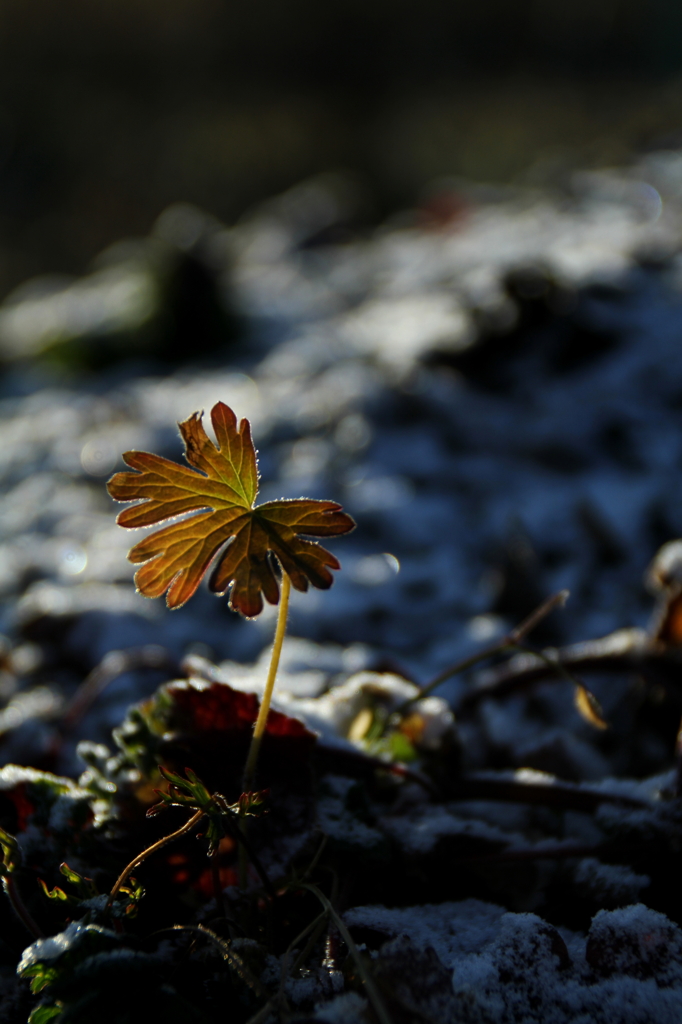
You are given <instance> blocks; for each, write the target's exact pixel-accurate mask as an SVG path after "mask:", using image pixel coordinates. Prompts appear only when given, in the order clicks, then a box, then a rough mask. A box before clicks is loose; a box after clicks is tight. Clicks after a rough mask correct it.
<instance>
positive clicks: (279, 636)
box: [242, 571, 291, 793]
mask: <svg viewBox="0 0 682 1024" xmlns="http://www.w3.org/2000/svg"><path fill="white" fill-rule="evenodd" d="M290 592H291V580H290V579H289V576H288V574H287V573H286V572H284V571H283V572H282V593H281V595H280V599H279V612H278V614H277V629H276V630H275V641H274V643H273V645H272V655H271V657H270V670H269V672H268V678H267V682H266V683H265V690H264V691H263V699H262V700H261V702H260V709H259V711H258V718H257V719H256V724H255V726H254V728H253V736H252V737H251V746H250V748H249V756H248V757H247V759H246V767H245V768H244V781H243V783H242V789H243V791H244V792H245V793H248V792H249V791H250V790H251V788H252V786H253V779H254V776H255V774H256V764H257V763H258V753H259V751H260V745H261V741H262V739H263V734H264V732H265V726H266V724H267V721H268V712H269V711H270V701H271V700H272V691H273V690H274V688H275V679H276V678H277V669H278V668H279V659H280V655H281V653H282V642H283V640H284V634H285V633H286V630H287V613H288V611H289V594H290Z"/></svg>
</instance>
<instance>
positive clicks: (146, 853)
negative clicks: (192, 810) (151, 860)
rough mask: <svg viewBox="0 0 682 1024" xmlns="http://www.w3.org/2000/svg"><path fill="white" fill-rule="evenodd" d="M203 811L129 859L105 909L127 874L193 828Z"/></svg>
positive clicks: (109, 906) (109, 905)
mask: <svg viewBox="0 0 682 1024" xmlns="http://www.w3.org/2000/svg"><path fill="white" fill-rule="evenodd" d="M204 813H205V812H204V811H203V810H199V811H197V812H196V814H193V815H192V817H191V818H190V819H189V821H186V822H185V824H184V825H183V826H182V828H179V829H177V830H176V831H175V832H171V834H170V835H168V836H164V837H163V839H158V840H157V841H156V842H155V843H152V845H151V846H148V847H147V849H146V850H143V851H142V853H138V855H137V857H135V858H134V860H131V862H130V864H128V866H127V867H125V868H124V869H123V871H122V872H121V874H120V875H119V876H118V878H117V879H116V881H115V883H114V887H113V889H112V890H111V892H110V893H109V899H108V900H107V905H106V909H107V910H110V909H111V905H112V903H113V902H114V899H115V898H116V894H117V892H118V891H119V889H120V888H121V886H122V885H123V884H124V882H125V881H126V879H127V878H128V876H129V875H131V874H132V872H133V871H134V870H135V868H137V867H139V866H140V864H142V862H143V861H145V860H146V859H147V857H151V855H152V854H153V853H156V851H157V850H160V849H161V848H162V847H163V846H165V845H166V843H170V842H172V841H173V839H178V838H179V837H180V836H184V835H185V833H186V832H189V831H190V829H192V828H194V826H195V825H198V824H199V822H200V821H201V819H202V818H203V816H204Z"/></svg>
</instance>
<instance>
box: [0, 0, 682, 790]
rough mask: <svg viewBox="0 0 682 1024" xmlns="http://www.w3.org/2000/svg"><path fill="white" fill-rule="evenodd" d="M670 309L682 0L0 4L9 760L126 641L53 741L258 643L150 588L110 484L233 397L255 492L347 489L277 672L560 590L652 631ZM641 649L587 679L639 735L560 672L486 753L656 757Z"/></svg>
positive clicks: (676, 437)
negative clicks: (134, 452)
mask: <svg viewBox="0 0 682 1024" xmlns="http://www.w3.org/2000/svg"><path fill="white" fill-rule="evenodd" d="M681 341H682V8H681V7H680V5H679V4H676V3H674V2H673V0H650V2H648V3H644V2H643V0H574V2H572V3H565V2H559V0H479V2H477V3H475V4H465V3H460V2H452V0H451V2H449V3H444V2H441V0H422V2H421V3H416V2H414V0H395V2H394V3H391V4H389V3H387V2H386V0H363V2H359V0H328V2H326V3H313V2H312V0H290V2H288V3H286V4H285V3H275V2H273V0H253V2H251V3H249V4H241V5H239V4H236V3H226V2H224V0H166V2H164V3H163V4H162V3H160V2H158V0H97V3H90V2H86V0H61V2H59V3H57V2H55V0H30V2H26V0H21V2H20V0H0V488H1V491H0V634H2V635H1V636H0V704H3V703H4V706H3V707H0V748H1V749H0V758H2V759H5V760H15V761H17V762H19V763H32V764H48V763H49V764H52V763H54V757H53V753H54V750H55V749H57V747H55V742H56V741H55V739H54V736H55V729H57V730H58V729H59V728H61V727H60V726H58V725H55V723H58V722H59V721H60V716H61V715H63V714H65V713H66V712H65V711H64V708H65V707H66V706H67V704H66V702H68V700H69V699H70V698H71V697H73V695H74V694H76V693H77V692H78V687H79V686H81V685H85V684H83V680H84V679H85V678H87V677H88V673H90V672H91V671H93V670H95V671H97V670H96V666H98V665H99V664H100V663H101V662H102V659H103V658H104V659H106V658H107V657H108V655H109V654H110V653H111V652H112V651H116V650H122V649H130V648H134V649H135V650H136V651H138V654H136V655H135V657H134V658H133V660H132V662H131V663H130V665H133V667H130V665H129V668H128V669H126V668H125V666H124V669H123V670H121V671H119V670H117V671H116V672H114V673H113V675H112V676H111V678H110V679H109V682H108V683H107V684H106V692H103V693H102V694H101V695H99V696H97V700H96V701H95V704H94V708H95V710H94V711H93V712H92V715H91V716H90V717H88V716H85V718H84V719H83V721H82V722H80V724H79V726H78V730H80V731H78V730H76V729H75V727H74V730H73V735H71V739H70V740H69V744H67V745H66V746H65V747H64V748H63V749H64V754H63V759H62V762H60V764H61V768H60V770H64V771H67V770H68V771H76V770H77V762H76V760H75V755H74V746H75V742H76V740H77V739H78V738H84V737H85V738H97V739H98V740H101V741H102V742H108V737H109V734H110V730H111V728H112V727H113V726H115V725H116V724H117V723H118V722H120V720H121V718H122V717H123V715H124V713H125V710H126V708H127V707H128V705H129V704H130V703H131V702H132V701H134V700H137V699H139V698H140V696H142V695H144V694H145V693H146V694H149V693H150V692H152V690H153V689H154V687H155V686H156V685H157V684H158V683H159V682H160V681H161V680H162V679H163V678H165V675H164V673H165V674H166V675H167V673H168V671H169V669H168V668H167V667H162V668H159V665H162V666H168V665H169V664H172V665H175V664H176V663H177V659H179V658H182V657H183V655H185V654H186V653H187V652H188V651H190V652H194V653H196V652H197V651H198V652H199V653H203V654H204V655H205V656H207V657H210V658H213V659H215V660H216V661H221V660H224V659H228V661H229V662H230V665H229V668H228V669H226V671H228V673H232V675H233V676H234V674H235V672H236V671H237V670H236V669H235V667H234V663H235V662H240V663H245V662H254V663H255V664H256V668H255V669H254V671H255V672H256V674H258V673H259V672H261V670H263V665H264V662H263V661H262V660H261V661H258V660H257V659H258V657H259V654H260V652H261V650H263V649H264V648H267V646H268V645H269V643H270V639H271V634H272V628H273V622H272V616H273V614H274V609H272V608H270V607H268V608H267V609H266V611H265V612H264V613H263V615H262V616H261V617H260V618H259V619H258V621H257V622H256V623H253V622H245V621H243V620H240V619H238V617H237V616H236V615H234V614H233V613H231V612H229V610H228V608H227V600H226V599H225V598H222V599H216V598H215V597H214V596H213V595H210V594H209V593H208V592H207V590H206V588H205V587H203V588H202V589H201V590H200V592H199V593H198V594H197V595H196V597H194V598H193V599H192V601H191V602H189V603H188V604H187V605H186V606H185V607H184V608H182V609H181V610H180V611H178V612H174V613H169V612H167V611H166V609H165V607H164V605H163V603H162V601H150V600H147V599H144V598H142V597H141V596H140V595H139V594H137V593H136V592H135V590H134V587H133V583H132V576H133V567H132V566H131V565H130V563H129V562H127V560H126V552H127V550H128V549H129V547H130V546H131V545H132V543H134V541H135V540H137V539H139V538H138V536H137V535H133V536H131V535H130V534H129V532H128V531H126V530H122V529H120V528H119V527H117V526H116V525H115V513H116V511H117V510H118V509H117V508H116V507H115V503H114V502H113V501H111V500H110V499H109V497H108V495H107V492H106V489H105V483H106V480H107V478H108V477H109V475H110V474H111V473H112V472H114V471H115V470H116V469H117V468H121V467H122V462H121V453H122V452H124V451H126V450H129V449H131V448H137V449H142V450H147V451H150V450H152V451H155V452H158V453H159V454H162V455H165V456H167V457H169V458H172V459H176V460H178V459H181V458H182V450H181V445H180V443H179V439H178V434H177V426H176V425H177V422H178V421H179V420H182V419H185V418H186V417H187V416H189V415H191V413H192V412H194V411H195V410H201V409H204V410H206V411H207V412H208V410H210V408H211V406H212V405H213V403H214V402H216V401H218V400H222V401H225V402H227V403H228V404H230V405H232V406H233V407H234V409H235V411H236V412H237V414H238V415H239V416H247V417H248V418H249V419H250V420H251V422H252V425H253V429H254V436H255V438H256V443H257V446H258V448H259V451H260V470H261V474H262V480H261V483H262V495H263V497H264V498H265V499H269V498H277V497H281V496H285V497H298V496H300V495H307V496H310V497H317V498H332V499H335V500H338V501H340V502H342V503H343V505H344V507H346V508H347V509H348V511H349V512H350V513H351V514H352V515H353V517H354V518H355V519H356V521H357V523H358V529H357V530H356V531H355V532H354V533H353V534H352V535H351V536H349V537H348V538H341V539H340V540H339V542H338V544H333V545H331V547H332V548H333V550H334V552H335V554H338V556H339V557H340V559H341V561H342V564H343V570H342V572H340V573H338V574H337V577H336V580H335V583H334V586H333V587H332V589H331V590H330V591H329V592H328V593H321V592H318V591H314V592H312V593H309V594H306V595H301V594H296V595H295V596H294V600H293V604H292V612H291V633H292V637H293V638H294V639H293V640H292V643H293V646H292V647H291V648H290V652H292V653H291V657H289V656H287V657H289V660H288V661H287V666H288V667H287V672H289V674H290V676H291V677H292V678H293V677H294V676H296V673H297V672H298V671H299V670H301V671H304V672H317V673H318V676H316V678H318V681H319V678H321V676H319V673H320V672H322V673H323V675H324V673H332V675H334V678H335V679H337V681H338V680H339V679H341V677H342V676H343V674H344V673H347V672H350V671H352V670H353V669H354V668H355V669H357V668H361V667H363V666H365V667H366V666H384V667H386V666H389V667H392V668H397V669H398V670H399V671H401V672H404V673H407V674H408V675H409V676H411V677H412V678H414V679H416V680H418V681H420V682H425V681H426V680H428V679H429V678H430V677H432V676H433V675H435V674H436V673H438V672H440V671H441V670H442V669H443V668H444V667H445V666H447V665H448V664H450V663H452V662H453V661H454V660H456V659H457V658H459V657H461V656H463V655H467V654H468V653H470V652H471V651H472V650H474V649H476V648H477V646H479V645H480V644H482V643H485V642H487V641H490V640H492V639H495V638H496V637H500V636H501V635H502V634H503V632H504V630H505V629H508V628H509V627H511V625H513V624H514V623H516V622H519V621H520V620H521V619H522V618H523V617H524V616H526V615H527V614H529V613H530V612H531V610H532V609H533V608H534V607H536V606H537V605H538V604H539V602H540V601H542V600H543V599H544V598H545V597H546V596H547V595H548V594H550V593H552V592H554V591H556V590H558V589H560V588H568V589H570V590H571V593H572V596H571V600H570V602H569V605H568V606H567V608H566V610H565V611H563V612H562V613H561V614H559V613H558V612H557V613H555V614H554V615H553V616H552V617H551V618H550V619H548V620H547V622H545V623H543V627H542V630H540V631H538V634H537V637H536V639H537V640H538V642H545V643H553V644H557V645H561V644H568V643H571V642H573V641H581V640H585V639H588V638H594V637H599V636H604V635H605V634H609V633H610V632H611V631H613V630H616V629H619V628H621V627H635V628H636V629H638V630H640V631H645V630H646V629H647V628H649V626H648V624H649V622H650V620H651V615H652V609H653V606H654V604H655V600H656V595H655V594H652V593H651V592H650V588H649V589H647V586H646V585H645V582H644V575H645V571H646V568H647V565H648V564H649V563H650V562H651V559H652V558H653V557H654V555H655V553H656V551H657V549H658V548H659V547H660V546H661V545H663V544H665V543H667V542H669V541H672V540H674V539H675V538H677V537H680V536H681V535H682V474H681V473H680V468H681V467H682V344H681ZM678 555H679V551H678ZM676 557H677V556H676ZM681 557H682V556H681ZM673 562H674V559H673ZM666 564H667V563H666ZM673 570H674V571H673ZM675 573H679V575H678V576H676V575H675ZM666 574H667V575H666ZM664 576H665V579H664V578H663V577H664ZM680 578H682V570H680V569H679V566H678V564H677V563H676V562H675V565H674V566H673V569H670V568H669V570H668V569H666V572H665V573H663V574H661V573H660V572H659V573H657V574H654V583H653V587H654V590H656V587H658V600H659V603H660V601H661V600H663V598H665V597H666V595H667V597H670V593H672V590H674V588H675V587H677V586H678V584H679V579H680ZM657 581H658V582H657ZM666 588H668V589H667V590H666ZM669 591H670V593H669ZM663 592H665V593H663ZM652 635H653V634H651V633H643V632H640V633H637V634H634V633H633V634H628V637H630V639H632V637H635V640H636V638H637V636H638V637H639V638H640V640H642V637H644V640H642V642H643V643H648V642H649V640H650V639H651V637H652ZM628 642H629V641H628ZM633 642H634V640H633ZM637 642H639V641H637ZM149 645H152V648H153V649H152V650H151V653H149V651H148V650H147V648H149ZM159 649H161V653H159ZM140 650H142V652H143V653H142V655H139V651H140ZM144 651H147V654H145V653H144ZM138 655H139V656H138ZM136 658H137V661H136V660H135V659H136ZM145 658H146V659H147V660H146V661H145ZM140 659H141V661H140ZM159 659H160V660H159ZM117 664H118V662H117ZM125 664H126V665H128V662H126V663H125ZM134 665H137V668H135V667H134ZM3 666H4V667H3ZM325 666H326V667H325ZM119 667H120V666H119ZM96 678H99V677H96ZM107 678H109V677H107ZM306 678H308V677H306ZM631 684H632V680H631V678H630V677H629V676H627V675H625V676H623V675H621V677H620V681H619V682H618V685H617V686H615V685H613V684H612V681H609V682H608V684H607V683H605V682H604V680H603V679H602V680H601V681H600V680H599V679H597V680H596V681H595V682H594V688H595V692H596V693H597V694H598V696H599V698H600V699H601V700H602V702H603V704H604V709H605V713H606V714H607V716H608V715H610V714H611V713H612V712H613V713H614V714H615V713H616V710H617V708H618V707H620V704H619V701H621V699H624V697H623V695H629V696H628V700H630V698H632V699H631V700H630V704H629V705H628V707H629V709H630V710H629V711H628V715H630V716H631V717H630V718H628V717H627V716H626V718H625V719H624V720H623V722H624V724H623V727H622V730H621V735H622V736H623V737H628V736H629V735H630V730H631V725H632V722H633V721H634V720H635V718H636V717H637V716H639V719H638V721H639V722H640V724H641V722H643V720H644V712H643V711H642V707H643V706H645V705H646V706H647V707H649V710H650V711H651V717H652V724H651V729H650V730H649V732H647V731H646V730H643V731H642V733H641V736H642V739H641V743H639V741H638V743H639V746H637V745H635V746H634V747H632V748H630V747H627V750H626V747H623V748H622V749H621V748H620V747H618V745H617V744H616V745H615V746H613V751H615V753H613V751H611V748H608V743H609V742H611V741H610V739H609V737H610V736H611V734H610V733H609V734H605V735H607V738H606V740H599V739H598V738H597V739H595V736H594V735H592V733H590V729H592V731H593V732H594V730H593V727H592V726H590V725H589V724H586V723H585V722H583V721H582V720H581V719H580V716H579V715H578V712H577V711H576V710H575V708H574V707H573V704H572V703H571V702H572V697H571V695H570V693H568V695H567V696H566V694H564V696H562V697H561V699H560V700H559V701H558V703H556V702H555V703H552V701H550V702H549V703H548V704H547V706H546V707H545V706H544V705H543V708H544V710H543V708H540V710H538V708H539V705H534V704H532V701H531V702H530V703H528V705H527V706H526V705H523V710H522V711H521V710H519V711H518V715H519V718H518V722H516V724H514V722H512V721H511V719H509V720H507V719H504V720H503V718H502V717H499V716H498V717H495V715H493V716H492V717H490V719H489V721H488V719H486V722H487V724H486V725H485V728H484V727H483V726H481V728H482V729H483V732H484V733H485V735H486V736H487V737H488V738H487V739H485V743H484V742H483V740H481V743H483V746H482V747H481V748H480V749H481V750H483V749H484V747H485V744H487V743H490V744H491V745H492V747H495V749H497V747H496V746H495V745H496V744H497V745H499V744H500V743H503V742H504V744H507V738H508V737H510V736H514V737H516V739H518V742H519V744H520V746H519V748H518V750H517V751H516V752H514V753H513V754H512V753H507V754H505V755H504V758H503V761H504V763H510V764H512V763H513V764H517V765H522V766H531V767H536V768H541V769H546V770H549V771H557V772H559V773H560V774H561V773H563V774H564V775H565V776H566V777H570V778H581V777H595V778H596V777H599V776H600V775H603V774H605V773H607V772H608V771H609V770H613V771H616V770H618V771H620V770H627V771H631V772H635V773H641V772H645V771H654V770H659V769H660V767H661V766H662V765H665V764H667V761H666V759H667V758H668V757H669V756H670V752H671V750H672V747H673V745H674V732H675V730H676V729H677V722H678V721H679V717H680V713H682V702H681V701H680V699H679V695H678V696H677V697H675V699H674V700H672V699H671V702H668V703H666V701H664V700H661V701H659V704H656V705H655V707H654V703H655V702H654V703H652V701H653V697H651V693H650V692H649V691H648V690H643V689H642V688H641V687H640V689H639V690H638V689H637V688H636V686H635V687H634V689H633V685H634V684H632V685H631ZM98 685H99V684H98ZM291 685H293V684H291ZM302 685H303V684H302ZM306 685H307V684H306ZM320 685H321V684H320ZM466 686H468V683H466V684H462V683H460V681H455V682H454V683H453V684H447V686H446V690H445V691H444V692H446V694H447V695H448V696H449V698H450V699H451V700H452V701H453V702H454V703H455V705H456V702H457V700H458V699H459V698H460V697H462V694H463V693H464V689H466ZM448 687H449V688H448ZM463 687H464V689H463ZM619 687H620V688H619ZM86 689H87V687H86ZM554 689H555V690H556V687H555V688H554ZM659 690H660V687H659ZM88 692H89V691H88ZM311 692H312V691H311ZM556 692H559V691H558V690H556ZM652 692H653V691H652ZM633 694H634V696H633ZM659 696H660V693H659ZM650 698H651V699H650ZM79 699H80V698H79ZM562 701H563V703H562ZM566 701H568V703H566ZM647 702H648V703H647ZM649 705H650V706H649ZM486 707H487V705H486ZM519 707H520V705H519ZM517 710H518V709H517ZM514 713H516V712H514ZM486 714H487V711H486ZM491 714H492V713H491ZM495 714H496V715H497V712H495ZM67 718H68V715H67ZM626 719H627V720H626ZM515 721H516V720H515ZM519 723H522V725H523V728H521V725H520V724H519ZM548 723H549V724H548ZM566 723H568V726H567V725H566ZM517 726H518V728H517ZM485 730H488V732H489V735H488V732H485ZM548 730H549V732H548ZM571 730H573V734H572V736H573V738H570V737H569V733H570V731H571ZM580 730H582V732H581V731H580ZM585 730H586V731H585ZM550 734H551V735H550ZM481 735H483V733H482V734H481ZM576 735H580V736H581V737H582V739H581V743H582V744H583V745H582V746H581V745H580V744H579V745H578V746H577V747H576V746H575V744H574V742H573V740H574V739H575V736H576ZM599 735H601V733H600V734H599ZM557 737H559V739H557ZM566 737H569V738H568V739H567V738H566ZM72 740H73V742H72ZM583 740H584V743H583ZM555 741H556V742H555ZM564 741H565V742H564ZM477 742H478V741H477ZM514 742H516V740H514ZM627 743H629V740H627ZM557 744H558V746H557ZM572 744H573V745H572ZM599 744H601V746H600V745H599ZM57 746H59V745H58V744H57ZM474 746H475V744H474ZM626 746H627V744H626ZM492 747H491V749H492ZM607 748H608V749H607ZM60 749H61V748H60ZM486 749H487V748H486ZM557 750H558V751H559V753H557ZM51 751H52V752H53V753H50V752H51ZM595 751H596V753H595ZM610 751H611V752H610ZM623 751H625V752H623ZM628 751H629V752H628ZM597 755H598V756H597ZM621 755H622V757H621ZM61 756H62V755H60V757H61ZM496 756H497V755H496ZM612 756H613V758H615V760H613V761H612V762H609V761H608V758H611V757H612ZM51 757H52V758H53V760H52V761H50V758H51ZM481 758H482V760H481V762H480V763H481V764H482V763H483V762H484V760H485V758H484V756H483V754H482V755H481ZM505 758H506V759H507V760H504V759H505ZM618 758H620V760H618ZM495 763H498V762H495ZM499 763H502V761H500V762H499ZM609 765H610V767H609ZM590 773H591V774H590Z"/></svg>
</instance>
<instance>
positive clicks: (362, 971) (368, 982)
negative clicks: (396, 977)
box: [300, 882, 392, 1024]
mask: <svg viewBox="0 0 682 1024" xmlns="http://www.w3.org/2000/svg"><path fill="white" fill-rule="evenodd" d="M300 888H301V889H307V890H308V891H309V892H312V893H313V894H314V895H315V896H317V898H318V900H319V901H320V903H321V904H322V906H323V907H324V909H325V910H326V911H327V914H328V915H329V917H330V918H331V919H332V920H333V922H334V924H335V925H336V927H337V928H338V930H339V932H340V933H341V938H342V939H343V941H344V942H345V943H346V945H347V946H348V952H349V953H350V955H351V956H352V957H353V959H354V960H355V964H356V966H357V969H358V973H359V975H360V977H361V978H362V980H363V981H364V983H365V989H366V990H367V995H368V997H369V1001H370V1003H371V1004H372V1006H373V1007H374V1012H375V1013H376V1015H377V1017H378V1018H379V1021H380V1024H392V1021H391V1018H390V1016H389V1013H388V1010H387V1009H386V1007H385V1005H384V1001H383V999H382V998H381V994H380V992H379V989H378V988H377V986H376V983H375V981H374V979H373V978H372V975H371V974H370V972H369V969H368V967H367V964H366V963H365V961H364V960H363V958H362V956H361V954H360V950H359V949H358V947H357V946H356V945H355V943H354V942H353V937H352V935H351V934H350V932H349V931H348V929H347V927H346V923H345V921H344V920H343V918H342V917H341V915H340V914H337V912H336V911H335V910H334V907H333V906H332V904H331V902H330V901H329V900H328V899H327V897H326V896H325V894H324V893H323V892H322V891H321V890H320V889H318V888H317V886H316V885H311V884H310V883H309V882H304V883H302V884H300Z"/></svg>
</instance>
